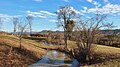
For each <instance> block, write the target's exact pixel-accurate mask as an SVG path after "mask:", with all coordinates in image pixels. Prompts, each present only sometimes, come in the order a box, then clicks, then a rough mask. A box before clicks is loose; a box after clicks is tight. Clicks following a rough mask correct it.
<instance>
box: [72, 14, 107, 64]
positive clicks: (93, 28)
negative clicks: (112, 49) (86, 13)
mask: <svg viewBox="0 0 120 67" xmlns="http://www.w3.org/2000/svg"><path fill="white" fill-rule="evenodd" d="M105 18H106V15H99V14H97V15H96V16H95V17H93V18H91V19H88V20H85V19H83V20H82V19H81V18H79V20H78V23H77V25H76V30H75V31H76V32H75V33H76V35H75V36H76V37H75V38H76V45H77V48H76V49H72V50H71V51H70V52H71V54H72V56H73V57H74V58H76V59H77V60H78V61H79V62H81V63H82V62H87V61H89V60H90V59H91V54H92V49H93V48H92V47H93V46H94V44H93V42H94V39H95V35H96V34H98V33H99V30H100V29H101V28H102V27H104V24H103V21H104V19H105Z"/></svg>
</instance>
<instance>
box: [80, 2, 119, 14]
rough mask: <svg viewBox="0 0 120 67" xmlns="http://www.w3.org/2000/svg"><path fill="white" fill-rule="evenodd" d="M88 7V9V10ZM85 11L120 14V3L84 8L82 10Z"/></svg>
mask: <svg viewBox="0 0 120 67" xmlns="http://www.w3.org/2000/svg"><path fill="white" fill-rule="evenodd" d="M86 9H87V10H86ZM80 11H81V12H83V13H94V14H95V13H99V14H109V15H119V14H120V5H117V4H109V3H108V4H106V5H105V6H103V7H101V8H99V7H95V8H89V9H88V8H86V7H84V10H80Z"/></svg>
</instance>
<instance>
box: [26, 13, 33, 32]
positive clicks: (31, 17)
mask: <svg viewBox="0 0 120 67" xmlns="http://www.w3.org/2000/svg"><path fill="white" fill-rule="evenodd" d="M26 19H27V20H28V25H29V29H30V34H32V21H33V16H30V15H28V16H27V17H26Z"/></svg>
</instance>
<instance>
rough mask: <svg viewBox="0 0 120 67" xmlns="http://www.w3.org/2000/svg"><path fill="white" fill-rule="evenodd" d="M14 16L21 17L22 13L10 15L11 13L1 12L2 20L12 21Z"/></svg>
mask: <svg viewBox="0 0 120 67" xmlns="http://www.w3.org/2000/svg"><path fill="white" fill-rule="evenodd" d="M13 17H21V15H16V16H10V15H7V14H1V13H0V19H1V22H10V21H11V20H12V18H13Z"/></svg>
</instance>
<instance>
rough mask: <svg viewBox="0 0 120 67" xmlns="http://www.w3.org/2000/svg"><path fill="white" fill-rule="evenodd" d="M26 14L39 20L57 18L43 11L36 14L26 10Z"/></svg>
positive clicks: (53, 14)
mask: <svg viewBox="0 0 120 67" xmlns="http://www.w3.org/2000/svg"><path fill="white" fill-rule="evenodd" d="M26 12H27V14H28V15H31V16H33V17H39V18H53V17H56V16H57V15H56V14H55V13H51V12H48V11H43V10H40V11H38V12H32V11H29V10H28V11H26Z"/></svg>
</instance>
